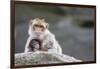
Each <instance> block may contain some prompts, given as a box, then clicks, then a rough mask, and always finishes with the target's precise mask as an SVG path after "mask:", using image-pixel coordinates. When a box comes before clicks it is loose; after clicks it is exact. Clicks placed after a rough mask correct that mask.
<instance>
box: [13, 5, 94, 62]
mask: <svg viewBox="0 0 100 69" xmlns="http://www.w3.org/2000/svg"><path fill="white" fill-rule="evenodd" d="M94 15H95V12H94V8H85V7H68V6H46V5H45V6H44V5H27V4H16V5H15V53H21V52H24V48H25V44H26V41H27V38H28V23H29V21H30V19H34V18H36V17H43V18H45V20H46V21H47V22H48V23H49V25H50V27H49V30H50V31H51V32H52V33H53V34H55V36H56V39H57V40H58V41H59V43H60V45H61V47H62V49H63V53H64V54H67V55H70V56H73V57H75V58H77V59H82V60H84V61H93V60H94V23H93V21H94Z"/></svg>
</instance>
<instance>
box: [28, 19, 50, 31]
mask: <svg viewBox="0 0 100 69" xmlns="http://www.w3.org/2000/svg"><path fill="white" fill-rule="evenodd" d="M30 24H31V27H32V30H33V31H34V32H36V33H43V32H45V30H46V29H48V26H49V25H48V23H47V22H46V21H45V20H44V19H42V18H35V19H33V20H31V21H30Z"/></svg>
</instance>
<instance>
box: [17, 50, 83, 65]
mask: <svg viewBox="0 0 100 69" xmlns="http://www.w3.org/2000/svg"><path fill="white" fill-rule="evenodd" d="M71 62H82V61H81V60H77V59H75V58H74V57H71V56H68V55H64V54H62V55H60V54H56V53H48V52H28V53H18V54H15V65H37V64H52V63H53V64H54V63H71Z"/></svg>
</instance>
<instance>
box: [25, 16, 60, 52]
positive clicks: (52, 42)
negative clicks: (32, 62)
mask: <svg viewBox="0 0 100 69" xmlns="http://www.w3.org/2000/svg"><path fill="white" fill-rule="evenodd" d="M48 27H49V24H48V23H47V22H46V21H45V20H44V19H42V18H35V19H33V20H30V23H29V30H28V34H29V38H28V40H27V43H26V46H25V52H35V51H46V52H51V53H58V54H62V49H61V47H60V45H59V43H58V42H57V40H56V38H55V36H54V35H53V34H52V33H51V32H50V31H49V30H48Z"/></svg>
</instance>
